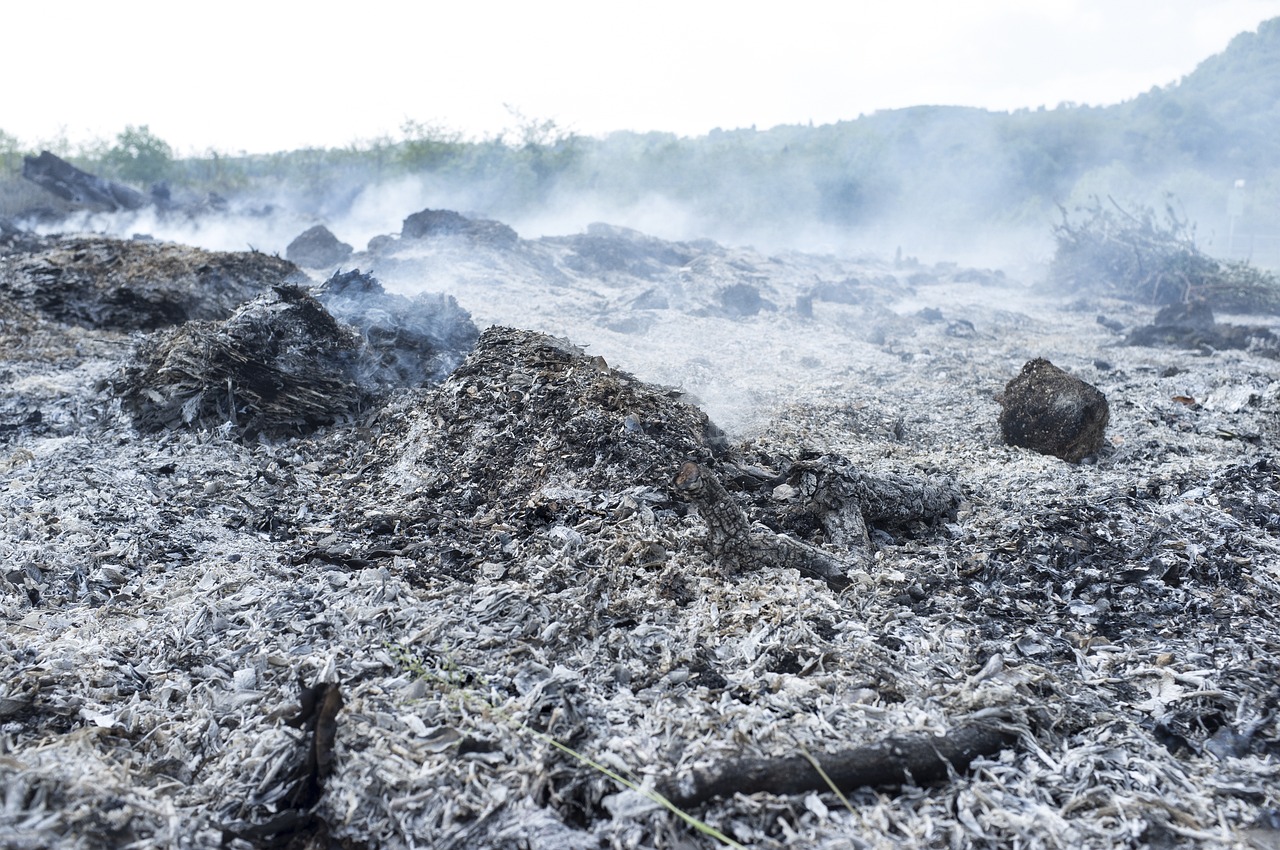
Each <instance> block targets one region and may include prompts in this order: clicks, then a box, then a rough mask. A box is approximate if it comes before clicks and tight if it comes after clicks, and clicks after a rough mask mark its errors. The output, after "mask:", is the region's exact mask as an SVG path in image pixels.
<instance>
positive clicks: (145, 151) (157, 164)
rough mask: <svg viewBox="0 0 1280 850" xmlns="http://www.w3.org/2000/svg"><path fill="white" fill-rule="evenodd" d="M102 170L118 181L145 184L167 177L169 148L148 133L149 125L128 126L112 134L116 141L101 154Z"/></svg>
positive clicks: (169, 160)
mask: <svg viewBox="0 0 1280 850" xmlns="http://www.w3.org/2000/svg"><path fill="white" fill-rule="evenodd" d="M100 159H101V162H102V164H103V165H104V166H106V170H107V171H108V172H109V173H110V174H111V175H113V176H115V177H117V178H119V179H120V180H125V181H128V182H131V183H142V184H149V183H155V182H158V181H160V180H164V179H165V178H166V177H168V176H169V171H170V167H171V165H172V163H173V148H171V147H169V144H168V142H166V141H164V140H163V139H161V138H160V137H159V136H157V135H155V134H154V133H152V132H151V129H150V127H148V126H147V125H146V124H143V125H142V126H141V127H134V126H133V125H129V126H127V127H125V128H124V130H122V131H121V132H120V134H119V135H117V136H116V142H115V144H114V145H112V146H111V147H110V148H108V149H107V150H106V151H105V152H103V153H102V154H101V157H100Z"/></svg>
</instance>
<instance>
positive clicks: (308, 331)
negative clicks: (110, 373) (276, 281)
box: [117, 285, 363, 431]
mask: <svg viewBox="0 0 1280 850" xmlns="http://www.w3.org/2000/svg"><path fill="white" fill-rule="evenodd" d="M359 348H360V337H359V335H357V334H356V333H355V331H353V330H352V329H350V328H348V327H346V326H344V325H341V324H340V323H339V322H338V321H337V320H335V319H334V318H333V316H331V315H330V314H329V313H328V311H326V310H325V309H324V307H323V306H322V305H321V304H320V302H319V301H317V300H316V299H315V298H314V297H312V296H311V295H309V294H307V292H306V291H304V290H303V289H301V288H300V287H296V286H288V285H286V286H278V287H275V288H274V289H273V290H272V291H271V292H269V293H267V294H265V295H261V296H259V297H258V298H255V299H254V300H252V301H250V302H249V303H248V304H246V305H244V306H243V307H241V308H240V309H239V310H237V311H236V312H235V313H234V314H233V315H232V316H231V318H229V319H227V320H226V321H225V322H188V323H187V324H184V325H182V326H181V327H179V328H175V329H173V330H170V331H164V332H160V333H157V334H153V335H151V336H150V337H148V338H146V339H144V340H143V341H141V342H140V343H139V344H138V346H137V348H136V349H135V351H134V352H133V356H132V359H131V360H130V362H129V363H128V365H126V366H125V368H124V370H123V373H122V378H121V380H120V381H119V384H118V386H117V390H118V392H119V394H120V398H121V402H122V404H123V406H124V408H125V409H126V410H128V411H129V412H130V413H131V414H132V416H133V419H134V423H135V424H136V425H137V426H138V427H139V428H141V429H143V430H159V429H162V428H176V427H181V426H184V425H220V424H222V423H224V422H230V423H232V424H233V425H237V426H243V427H245V428H247V429H251V430H255V431H275V430H279V429H282V428H289V427H297V428H307V427H312V426H315V425H318V424H323V423H327V422H332V421H334V420H335V419H337V418H338V417H340V416H341V415H343V414H345V413H349V412H351V411H354V410H355V409H356V408H357V407H358V406H359V404H360V401H361V399H362V398H363V391H362V390H361V389H360V387H359V385H358V384H357V383H356V381H355V361H356V353H357V351H358V350H359Z"/></svg>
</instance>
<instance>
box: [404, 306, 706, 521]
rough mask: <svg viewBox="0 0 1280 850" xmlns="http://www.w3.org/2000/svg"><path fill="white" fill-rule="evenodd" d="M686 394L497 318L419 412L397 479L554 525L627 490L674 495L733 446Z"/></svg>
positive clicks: (472, 506) (454, 501)
mask: <svg viewBox="0 0 1280 850" xmlns="http://www.w3.org/2000/svg"><path fill="white" fill-rule="evenodd" d="M679 396H680V393H679V392H678V391H676V390H671V389H667V388H662V387H654V386H650V385H647V384H645V383H643V382H641V381H639V380H637V379H635V378H634V377H633V376H631V375H629V374H628V373H626V372H622V371H619V370H617V369H614V368H612V367H610V366H609V365H608V364H607V363H606V362H605V361H604V359H603V358H601V357H592V356H589V355H587V354H586V353H585V352H584V351H583V350H582V349H580V348H578V347H576V346H574V345H573V344H571V343H569V342H568V341H566V340H560V339H556V338H554V337H551V336H547V335H545V334H540V333H535V332H532V331H525V330H518V329H515V328H503V327H493V328H489V329H488V330H486V331H485V332H484V333H482V334H481V335H480V340H479V342H478V343H477V344H476V348H475V351H473V352H472V353H471V355H470V356H469V357H468V358H467V359H466V360H465V361H464V362H463V363H462V365H461V366H459V367H458V368H457V369H456V370H455V371H454V372H453V374H452V375H450V376H449V378H448V380H446V381H445V382H444V383H443V384H441V385H440V387H439V388H437V390H436V391H435V392H433V393H432V394H431V395H430V396H429V397H427V398H426V399H425V400H424V402H423V404H422V405H421V407H420V408H418V409H417V410H415V411H413V413H412V414H411V420H410V421H411V422H412V423H413V424H412V427H411V428H410V430H409V432H408V434H407V435H406V436H404V437H403V441H402V442H401V443H400V444H399V445H398V446H397V447H396V448H395V456H394V460H393V463H392V465H391V468H390V470H389V476H388V478H389V481H390V482H391V483H393V484H394V485H396V486H398V487H400V488H401V489H402V490H403V491H404V492H407V493H412V494H413V496H414V497H415V498H416V499H418V500H423V499H425V500H427V501H429V502H430V503H433V504H435V503H438V502H440V501H441V500H444V501H445V502H448V503H450V507H451V508H454V509H455V510H460V511H464V512H465V513H466V514H467V515H476V516H484V515H489V517H490V521H494V520H495V519H496V518H501V519H502V520H503V521H511V520H517V521H518V520H519V519H520V518H521V517H523V518H524V519H525V520H526V521H533V522H541V523H548V522H551V521H552V520H556V519H559V520H563V519H564V514H565V512H566V511H567V510H570V509H573V510H581V508H582V506H584V505H590V504H594V503H595V502H598V501H599V500H600V498H601V497H602V496H604V495H610V494H615V493H620V492H622V491H624V490H628V489H631V490H636V489H639V490H644V491H648V492H651V493H652V492H662V491H665V490H666V487H667V484H668V482H669V479H670V477H671V474H672V471H673V470H674V469H675V468H676V467H677V466H678V465H679V464H680V463H681V462H682V461H683V460H684V459H686V458H710V457H712V456H713V455H714V454H715V453H716V452H719V451H724V450H725V448H726V447H727V444H726V442H725V440H724V437H723V435H722V434H721V433H720V431H719V429H717V428H716V427H715V425H714V424H713V423H712V422H711V421H710V420H709V419H708V418H707V415H706V414H705V413H703V412H702V411H701V410H699V409H698V408H696V407H694V406H692V405H690V404H687V403H685V402H683V401H681V400H680V398H679Z"/></svg>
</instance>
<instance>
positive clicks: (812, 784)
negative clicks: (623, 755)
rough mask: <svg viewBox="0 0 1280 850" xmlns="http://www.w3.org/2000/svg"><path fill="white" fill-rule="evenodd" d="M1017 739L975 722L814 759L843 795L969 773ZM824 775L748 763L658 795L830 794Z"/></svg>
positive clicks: (675, 784)
mask: <svg viewBox="0 0 1280 850" xmlns="http://www.w3.org/2000/svg"><path fill="white" fill-rule="evenodd" d="M1016 740H1017V734H1016V733H1015V732H1014V731H1013V730H1012V729H1010V728H1009V727H1007V726H1005V725H1002V724H999V723H995V722H990V721H971V722H967V723H961V724H960V725H958V726H956V727H955V728H954V729H952V730H951V731H950V732H948V733H947V734H945V735H913V736H893V737H889V738H886V739H884V740H883V741H880V742H879V743H876V744H871V745H869V746H865V747H855V748H853V749H849V750H841V751H839V752H835V753H822V754H815V755H814V760H815V761H816V762H817V763H818V765H820V766H821V768H822V773H825V774H826V775H827V777H829V778H830V780H831V783H832V784H834V785H835V786H836V788H839V789H840V790H841V791H851V790H854V789H857V788H889V787H898V786H902V785H927V784H930V783H935V782H941V781H943V780H945V779H947V778H948V777H950V776H951V775H952V774H954V773H961V772H963V771H965V770H968V768H969V765H970V764H971V763H972V762H973V760H974V759H976V758H978V757H979V756H991V755H995V754H996V753H998V752H999V751H1000V750H1001V749H1003V748H1005V747H1008V746H1011V745H1013V744H1014V742H1015V741H1016ZM822 773H819V772H818V770H817V768H815V767H814V764H813V762H811V761H810V760H809V759H808V758H806V757H805V756H786V757H782V758H744V759H737V760H734V761H731V762H727V763H725V764H722V765H717V766H715V767H713V768H709V769H706V770H699V771H694V772H693V773H692V774H691V775H689V776H686V777H681V778H671V779H667V780H666V781H665V782H662V783H659V785H658V789H657V790H658V793H660V794H662V795H663V796H664V797H666V798H667V799H668V800H670V801H671V802H672V803H674V804H675V805H677V806H679V807H681V808H688V807H690V806H696V805H699V804H701V803H705V802H707V801H708V800H710V799H711V798H713V797H724V798H728V797H732V796H733V795H734V794H754V793H757V792H760V791H764V792H767V793H770V794H801V793H804V792H807V791H824V790H828V789H829V788H830V786H829V785H828V784H827V781H826V780H825V779H823V777H822Z"/></svg>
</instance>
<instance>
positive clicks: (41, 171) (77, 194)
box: [22, 151, 147, 212]
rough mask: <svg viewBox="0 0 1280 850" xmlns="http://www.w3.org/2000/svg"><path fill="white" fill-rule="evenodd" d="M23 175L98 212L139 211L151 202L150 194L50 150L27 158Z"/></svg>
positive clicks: (24, 160)
mask: <svg viewBox="0 0 1280 850" xmlns="http://www.w3.org/2000/svg"><path fill="white" fill-rule="evenodd" d="M22 176H23V177H25V178H26V179H27V180H30V181H31V182H32V183H35V184H36V185H37V186H39V187H40V188H42V189H46V190H48V191H50V192H52V193H53V194H55V195H57V196H58V197H59V198H62V199H63V200H67V201H71V202H73V203H76V204H81V205H83V206H85V207H88V208H89V209H91V210H94V211H97V212H119V211H120V210H137V209H141V208H142V207H144V206H146V205H147V198H146V196H145V195H143V194H142V193H141V192H139V191H137V190H136V189H131V188H129V187H128V186H124V185H121V184H120V183H113V182H112V181H110V180H105V179H103V178H101V177H97V176H95V175H93V174H90V173H89V172H87V171H81V170H80V169H78V168H76V167H75V166H74V165H72V164H71V163H69V162H67V161H66V160H65V159H61V158H60V157H57V156H54V155H53V154H51V153H49V151H41V152H40V156H28V157H24V158H23V160H22Z"/></svg>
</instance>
